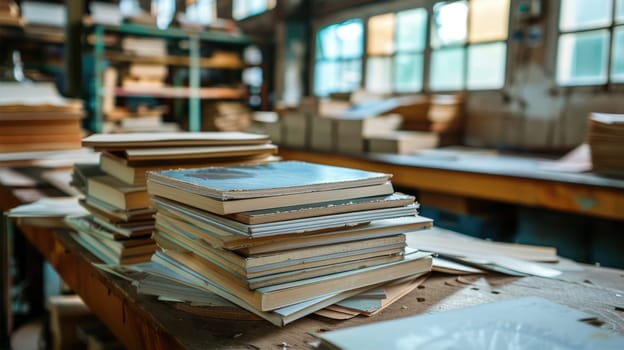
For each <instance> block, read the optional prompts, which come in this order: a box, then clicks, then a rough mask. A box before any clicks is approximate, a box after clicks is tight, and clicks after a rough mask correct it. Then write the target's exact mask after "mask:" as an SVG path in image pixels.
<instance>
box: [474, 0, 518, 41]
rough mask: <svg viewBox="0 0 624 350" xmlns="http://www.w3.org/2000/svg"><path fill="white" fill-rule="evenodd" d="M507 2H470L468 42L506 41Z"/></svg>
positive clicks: (484, 0)
mask: <svg viewBox="0 0 624 350" xmlns="http://www.w3.org/2000/svg"><path fill="white" fill-rule="evenodd" d="M508 22H509V0H471V1H470V21H469V23H470V39H469V40H470V42H472V43H475V42H484V41H494V40H505V39H507V27H508Z"/></svg>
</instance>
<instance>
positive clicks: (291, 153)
mask: <svg viewBox="0 0 624 350" xmlns="http://www.w3.org/2000/svg"><path fill="white" fill-rule="evenodd" d="M279 155H280V156H282V157H283V158H284V159H297V160H303V161H309V162H315V163H323V164H329V165H336V166H344V167H353V168H358V169H363V170H369V171H378V172H385V173H390V174H393V175H394V176H393V178H392V183H393V184H395V185H397V186H404V187H408V188H413V189H420V190H430V191H437V192H443V193H448V194H455V195H460V196H467V197H473V198H479V199H487V200H493V201H499V202H505V203H512V204H519V205H526V206H536V207H543V208H548V209H555V210H561V211H566V212H572V213H579V214H584V215H591V216H596V217H601V218H606V219H616V220H624V189H617V188H610V187H609V188H608V187H599V186H594V185H585V184H572V183H567V182H558V181H549V180H539V179H531V178H523V177H517V176H512V175H509V176H503V175H493V174H485V173H474V172H463V171H458V170H449V169H434V168H427V167H419V166H409V165H401V164H393V163H389V162H384V161H382V160H378V159H376V160H372V159H368V158H366V157H364V156H362V155H359V156H355V155H353V156H350V155H342V154H341V155H337V154H331V153H321V152H310V151H302V150H284V149H281V150H280V152H279Z"/></svg>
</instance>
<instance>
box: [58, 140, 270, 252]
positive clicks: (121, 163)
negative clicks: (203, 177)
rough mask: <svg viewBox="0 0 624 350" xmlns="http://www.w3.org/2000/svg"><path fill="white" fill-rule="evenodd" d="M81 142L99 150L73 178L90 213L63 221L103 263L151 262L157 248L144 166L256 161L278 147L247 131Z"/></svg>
mask: <svg viewBox="0 0 624 350" xmlns="http://www.w3.org/2000/svg"><path fill="white" fill-rule="evenodd" d="M83 145H84V146H86V147H93V148H94V149H95V150H96V151H100V152H101V156H100V163H99V165H96V166H93V165H81V164H77V165H76V166H75V167H74V174H73V179H72V183H73V184H74V186H75V187H76V188H78V189H80V190H82V191H83V193H84V198H83V199H82V200H81V201H80V203H81V204H82V205H83V206H84V207H85V208H86V209H87V210H88V211H89V213H90V214H89V215H82V216H70V217H68V218H66V221H67V224H68V225H69V226H70V227H72V228H73V229H74V230H75V231H76V233H75V234H74V237H75V238H76V240H77V241H78V242H79V243H80V244H81V245H83V246H84V247H86V248H87V249H88V250H90V251H91V252H93V253H94V255H96V256H97V257H98V258H100V259H101V260H103V261H104V262H105V263H107V264H132V263H140V262H145V261H149V259H150V257H151V255H152V254H153V253H154V251H155V249H156V245H155V243H154V241H153V240H152V239H151V235H152V231H153V230H154V214H155V212H156V211H155V209H154V204H153V202H152V201H151V200H150V197H149V195H148V193H147V188H146V175H145V174H146V172H147V171H150V170H158V169H177V168H197V167H205V166H210V165H226V164H227V165H232V164H258V163H264V162H268V161H272V160H273V159H274V158H275V157H274V156H273V154H274V153H275V152H276V151H277V148H276V146H275V145H272V144H271V143H270V140H269V139H268V137H267V136H265V135H256V134H247V133H158V134H153V133H146V134H141V133H135V134H118V135H109V134H95V135H91V136H89V137H87V138H85V139H84V140H83Z"/></svg>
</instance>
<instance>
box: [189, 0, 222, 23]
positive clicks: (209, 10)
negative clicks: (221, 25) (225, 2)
mask: <svg viewBox="0 0 624 350" xmlns="http://www.w3.org/2000/svg"><path fill="white" fill-rule="evenodd" d="M185 17H186V18H185V19H186V20H187V21H188V22H189V23H194V24H200V25H207V24H210V23H211V22H213V21H214V20H215V19H216V18H217V1H216V0H195V1H193V2H187V5H186V11H185Z"/></svg>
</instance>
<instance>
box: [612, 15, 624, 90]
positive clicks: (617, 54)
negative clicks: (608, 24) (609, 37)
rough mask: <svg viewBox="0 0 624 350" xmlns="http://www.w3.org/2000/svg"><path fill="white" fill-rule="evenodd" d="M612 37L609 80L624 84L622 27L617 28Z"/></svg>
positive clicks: (623, 38) (623, 32) (623, 36)
mask: <svg viewBox="0 0 624 350" xmlns="http://www.w3.org/2000/svg"><path fill="white" fill-rule="evenodd" d="M613 35H614V36H613V58H612V59H611V65H612V73H611V79H613V80H614V81H618V82H624V27H617V28H616V29H615V31H614V33H613Z"/></svg>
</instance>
